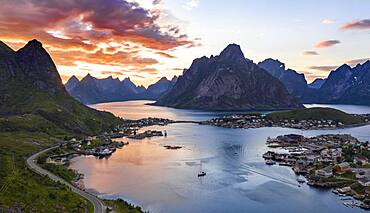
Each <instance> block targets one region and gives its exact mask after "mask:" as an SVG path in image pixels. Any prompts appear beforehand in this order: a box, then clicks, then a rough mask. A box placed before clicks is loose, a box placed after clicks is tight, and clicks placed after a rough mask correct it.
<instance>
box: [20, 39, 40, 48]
mask: <svg viewBox="0 0 370 213" xmlns="http://www.w3.org/2000/svg"><path fill="white" fill-rule="evenodd" d="M24 48H32V49H34V48H42V43H41V42H40V41H38V40H36V39H33V40H31V41H29V42H28V43H27V44H26V45H25V46H24Z"/></svg>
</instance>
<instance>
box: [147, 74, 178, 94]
mask: <svg viewBox="0 0 370 213" xmlns="http://www.w3.org/2000/svg"><path fill="white" fill-rule="evenodd" d="M176 81H177V76H174V77H173V78H172V80H168V79H167V78H166V77H163V78H161V79H159V81H157V82H156V83H154V84H152V85H150V86H149V87H148V89H147V95H148V96H149V97H153V99H158V98H159V97H160V96H161V95H163V94H165V93H166V92H167V91H169V90H170V89H172V87H173V85H174V84H175V83H176Z"/></svg>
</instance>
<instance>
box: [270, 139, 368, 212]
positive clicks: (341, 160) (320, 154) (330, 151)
mask: <svg viewBox="0 0 370 213" xmlns="http://www.w3.org/2000/svg"><path fill="white" fill-rule="evenodd" d="M266 144H267V146H268V147H269V148H270V151H268V152H266V153H265V154H263V158H264V159H265V163H266V164H268V165H275V164H277V165H279V166H289V167H291V168H292V169H293V171H294V173H295V174H296V175H298V178H297V181H298V182H299V183H304V182H306V180H307V184H308V185H310V186H314V187H325V188H333V192H334V193H336V194H338V195H340V196H342V197H345V196H351V197H353V198H355V200H357V201H355V200H352V201H351V202H349V201H350V200H351V198H342V199H343V205H346V206H348V207H355V206H357V207H361V208H364V209H370V164H369V158H370V146H369V142H360V141H359V140H357V139H356V138H354V137H352V136H351V135H348V134H330V135H320V136H316V137H311V138H307V137H304V136H302V135H296V134H289V135H282V136H278V137H277V138H268V139H267V142H266ZM303 177H304V178H303Z"/></svg>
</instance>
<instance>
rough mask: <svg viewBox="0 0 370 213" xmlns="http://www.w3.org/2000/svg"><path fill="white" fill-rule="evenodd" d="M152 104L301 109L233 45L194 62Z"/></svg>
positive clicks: (243, 108)
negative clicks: (214, 55) (170, 87)
mask: <svg viewBox="0 0 370 213" xmlns="http://www.w3.org/2000/svg"><path fill="white" fill-rule="evenodd" d="M156 105H161V106H170V107H176V108H189V109H206V110H253V109H288V108H300V107H302V105H301V104H300V103H299V102H298V101H297V99H295V98H294V97H293V96H291V95H290V94H289V93H288V91H287V90H286V89H285V87H284V85H283V84H282V83H281V82H280V81H279V80H278V79H276V78H275V77H273V76H272V75H270V74H269V73H267V72H266V71H265V70H263V69H261V68H260V67H258V66H257V65H256V64H254V63H253V62H251V61H249V60H247V59H245V57H244V54H243V53H242V51H241V49H240V46H238V45H236V44H231V45H229V46H228V47H227V48H226V49H224V50H223V51H222V52H221V54H220V55H219V56H216V57H211V58H207V57H202V58H198V59H195V60H194V61H193V63H192V65H191V67H190V68H189V69H187V70H186V71H185V72H184V74H183V75H182V76H180V77H179V78H178V80H177V82H176V84H175V85H174V87H173V88H172V89H171V90H170V91H169V92H168V93H166V94H165V95H163V96H162V97H161V98H160V99H159V101H158V102H156Z"/></svg>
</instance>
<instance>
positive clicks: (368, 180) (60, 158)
mask: <svg viewBox="0 0 370 213" xmlns="http://www.w3.org/2000/svg"><path fill="white" fill-rule="evenodd" d="M172 123H178V122H176V121H172V120H169V119H161V118H146V119H140V120H125V122H124V123H122V124H121V125H119V126H117V127H115V128H113V129H112V130H111V131H109V132H104V133H102V134H101V135H98V136H93V137H92V136H90V137H86V138H82V139H76V138H72V139H70V140H69V141H68V142H66V143H63V144H61V145H60V149H59V150H63V151H62V152H60V153H56V154H55V153H54V154H53V155H49V156H48V158H47V160H46V162H47V163H50V164H54V165H64V166H65V165H68V164H69V161H70V159H71V158H73V157H75V156H78V155H94V156H96V157H98V158H105V157H109V156H110V155H111V154H112V153H114V152H115V151H116V150H117V149H121V148H123V147H124V146H127V145H129V142H117V141H115V140H114V139H115V138H123V137H126V138H128V139H133V140H142V139H144V138H151V137H166V136H167V132H166V131H158V130H146V131H143V132H139V130H140V128H143V127H147V126H164V125H168V124H172ZM200 124H202V125H206V124H207V125H214V126H220V127H226V128H259V127H266V126H283V127H290V128H301V129H321V128H340V127H342V126H344V124H341V123H340V122H334V121H330V120H307V121H300V122H295V121H281V122H272V121H271V120H269V119H267V118H265V116H263V115H259V114H244V115H230V116H224V117H222V118H216V119H212V120H210V121H205V122H200ZM297 125H298V126H297ZM266 144H267V146H268V147H269V148H270V151H268V152H266V153H265V154H263V158H264V159H265V163H266V164H267V165H279V166H289V167H291V168H292V169H293V171H294V172H295V173H296V174H297V175H298V178H297V181H298V182H299V184H303V183H305V182H307V184H308V185H310V186H314V187H326V188H333V192H334V193H336V194H338V195H340V196H343V198H342V199H343V205H346V206H348V207H361V208H364V209H370V164H369V162H368V161H369V160H368V159H369V158H370V145H369V143H368V142H366V143H362V142H360V141H358V140H357V139H356V138H354V137H352V136H351V135H321V136H317V137H312V138H306V137H304V136H302V135H295V134H290V135H282V136H278V137H277V138H268V139H267V142H266ZM164 148H166V149H169V150H177V149H181V148H182V147H181V146H171V145H165V146H164ZM204 175H205V173H204ZM71 182H72V184H73V185H75V186H76V187H79V188H80V189H84V184H83V175H82V174H78V173H77V172H76V176H75V178H74V179H73V180H72V181H71ZM345 196H351V197H353V198H354V199H357V200H358V201H355V200H349V198H347V197H345Z"/></svg>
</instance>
